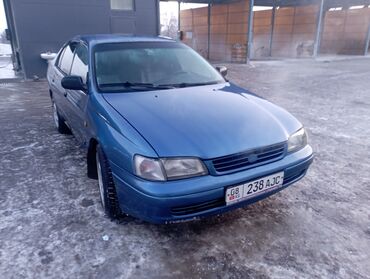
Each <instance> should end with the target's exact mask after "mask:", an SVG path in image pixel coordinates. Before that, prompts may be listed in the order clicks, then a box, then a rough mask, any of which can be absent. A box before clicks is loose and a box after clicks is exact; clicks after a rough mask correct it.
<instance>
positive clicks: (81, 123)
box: [66, 43, 88, 144]
mask: <svg viewBox="0 0 370 279" xmlns="http://www.w3.org/2000/svg"><path fill="white" fill-rule="evenodd" d="M70 75H71V76H79V77H81V78H82V81H83V82H84V84H85V85H87V80H88V49H87V46H86V45H85V44H83V43H79V44H78V45H76V47H75V50H74V56H73V62H72V66H71V71H70ZM86 88H87V86H86ZM66 100H67V102H68V113H69V114H70V119H71V120H70V121H71V126H72V129H73V131H74V135H75V137H76V138H77V140H78V141H79V142H80V144H85V143H86V138H87V136H86V130H87V120H86V106H87V101H88V90H66Z"/></svg>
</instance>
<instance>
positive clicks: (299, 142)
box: [288, 128, 307, 152]
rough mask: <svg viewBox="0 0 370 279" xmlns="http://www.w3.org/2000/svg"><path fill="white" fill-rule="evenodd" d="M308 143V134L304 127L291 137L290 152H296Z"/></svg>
mask: <svg viewBox="0 0 370 279" xmlns="http://www.w3.org/2000/svg"><path fill="white" fill-rule="evenodd" d="M306 145H307V134H306V131H305V129H304V128H302V129H300V130H298V131H297V132H295V133H294V134H292V135H291V136H290V137H289V140H288V152H295V151H298V150H299V149H302V148H303V147H305V146H306Z"/></svg>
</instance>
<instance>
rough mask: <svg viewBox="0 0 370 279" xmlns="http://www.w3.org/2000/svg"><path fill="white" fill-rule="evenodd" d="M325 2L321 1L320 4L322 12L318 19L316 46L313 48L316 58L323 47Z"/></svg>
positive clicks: (320, 11)
mask: <svg viewBox="0 0 370 279" xmlns="http://www.w3.org/2000/svg"><path fill="white" fill-rule="evenodd" d="M324 1H325V0H321V2H320V10H319V13H318V18H317V28H316V37H315V44H314V48H313V56H314V57H317V55H318V53H319V50H320V45H321V32H322V21H323V16H324Z"/></svg>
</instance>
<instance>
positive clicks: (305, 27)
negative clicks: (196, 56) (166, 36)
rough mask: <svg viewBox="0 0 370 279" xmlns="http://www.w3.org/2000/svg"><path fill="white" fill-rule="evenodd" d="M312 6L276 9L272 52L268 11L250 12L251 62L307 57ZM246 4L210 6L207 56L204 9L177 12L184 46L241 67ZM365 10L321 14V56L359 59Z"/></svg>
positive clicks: (369, 17) (369, 16)
mask: <svg viewBox="0 0 370 279" xmlns="http://www.w3.org/2000/svg"><path fill="white" fill-rule="evenodd" d="M318 14H319V6H318V5H308V6H298V7H282V8H279V9H276V12H275V20H274V28H273V30H274V32H273V37H272V49H271V50H270V40H271V30H272V26H271V23H272V10H263V11H255V12H254V21H253V49H252V58H263V57H268V56H269V55H270V52H271V56H272V57H310V56H312V55H313V49H314V44H315V37H316V29H317V17H318ZM248 16H249V2H248V0H241V1H240V2H236V3H232V4H224V5H213V6H212V8H211V17H210V30H211V32H210V46H209V49H210V53H209V54H208V25H207V24H208V10H207V8H199V9H193V10H184V11H181V30H183V31H185V34H188V35H189V36H185V40H184V42H185V43H186V44H188V45H190V46H191V47H193V48H194V49H195V50H197V51H198V52H200V53H201V54H202V55H203V56H204V57H207V58H209V59H210V60H213V61H224V62H244V61H245V60H246V51H247V43H248V42H247V41H248ZM369 23H370V8H363V9H357V10H344V11H327V12H326V13H325V15H324V21H323V30H322V41H321V49H320V53H322V54H350V55H355V54H364V48H365V38H366V34H367V30H368V28H369Z"/></svg>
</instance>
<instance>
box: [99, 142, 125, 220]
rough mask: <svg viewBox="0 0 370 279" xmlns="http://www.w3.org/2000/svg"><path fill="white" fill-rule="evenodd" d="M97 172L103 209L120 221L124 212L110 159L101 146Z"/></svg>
mask: <svg viewBox="0 0 370 279" xmlns="http://www.w3.org/2000/svg"><path fill="white" fill-rule="evenodd" d="M96 170H97V174H98V184H99V192H100V200H101V204H102V207H103V209H104V211H105V213H106V214H107V215H108V217H109V218H111V219H118V218H119V217H120V216H121V215H122V212H121V209H120V207H119V203H118V198H117V191H116V186H115V185H114V181H113V176H112V171H111V169H110V166H109V162H108V159H107V157H106V155H105V154H104V152H103V150H102V149H101V148H100V146H99V145H98V146H97V147H96Z"/></svg>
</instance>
